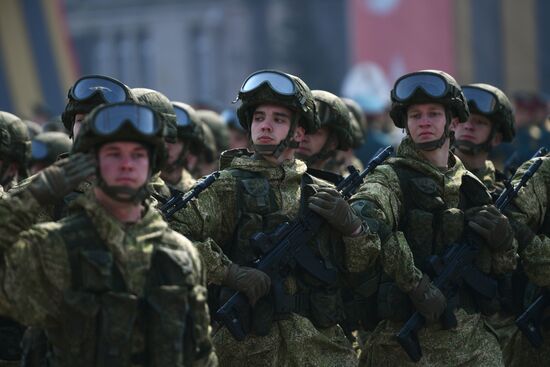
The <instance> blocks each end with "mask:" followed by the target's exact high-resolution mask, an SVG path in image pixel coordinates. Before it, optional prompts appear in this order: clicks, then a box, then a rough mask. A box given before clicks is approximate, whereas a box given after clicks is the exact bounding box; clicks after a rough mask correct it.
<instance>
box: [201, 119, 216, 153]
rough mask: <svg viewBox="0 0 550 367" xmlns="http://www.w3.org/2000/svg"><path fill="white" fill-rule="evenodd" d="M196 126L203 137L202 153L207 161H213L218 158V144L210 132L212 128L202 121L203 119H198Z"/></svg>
mask: <svg viewBox="0 0 550 367" xmlns="http://www.w3.org/2000/svg"><path fill="white" fill-rule="evenodd" d="M198 127H199V128H200V130H201V134H202V136H203V137H204V140H203V148H204V150H203V152H202V153H203V155H204V158H205V159H206V161H207V162H208V163H210V162H214V160H216V159H217V158H218V154H219V152H218V146H217V145H216V138H215V137H214V133H213V132H212V129H210V127H209V126H208V124H206V122H204V121H203V120H201V119H199V125H198Z"/></svg>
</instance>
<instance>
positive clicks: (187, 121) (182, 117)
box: [172, 105, 193, 127]
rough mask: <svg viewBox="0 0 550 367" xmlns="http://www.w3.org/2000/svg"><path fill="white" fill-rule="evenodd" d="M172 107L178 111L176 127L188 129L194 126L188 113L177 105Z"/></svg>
mask: <svg viewBox="0 0 550 367" xmlns="http://www.w3.org/2000/svg"><path fill="white" fill-rule="evenodd" d="M172 107H174V111H176V125H177V126H178V127H187V126H191V125H192V124H193V123H192V122H191V117H189V114H188V113H187V111H185V110H184V109H183V108H180V107H178V106H175V105H172Z"/></svg>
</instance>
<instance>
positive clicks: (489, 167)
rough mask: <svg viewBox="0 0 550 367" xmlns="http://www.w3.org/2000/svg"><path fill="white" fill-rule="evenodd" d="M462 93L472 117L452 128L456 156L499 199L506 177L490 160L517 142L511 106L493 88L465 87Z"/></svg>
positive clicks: (504, 97)
mask: <svg viewBox="0 0 550 367" xmlns="http://www.w3.org/2000/svg"><path fill="white" fill-rule="evenodd" d="M462 91H463V92H464V96H465V97H466V100H467V101H468V107H469V109H470V117H469V118H468V121H466V122H465V123H458V122H457V123H455V124H453V126H452V127H451V128H452V130H453V131H454V136H455V141H454V143H453V146H454V148H455V149H454V152H455V154H456V155H457V156H458V157H459V158H460V160H461V161H462V163H464V166H465V167H466V168H467V169H468V170H469V171H470V172H472V173H473V174H474V175H476V176H477V178H479V179H480V180H481V182H483V183H484V184H485V186H487V188H488V189H489V190H490V191H491V192H495V191H496V194H497V195H498V194H499V193H500V192H501V191H502V190H503V189H504V186H505V184H504V181H505V180H506V176H505V175H504V174H503V173H502V172H499V171H496V170H495V166H494V164H493V162H492V161H490V160H489V159H488V157H489V153H490V152H491V150H492V148H494V147H496V146H498V145H499V144H500V143H501V142H506V143H509V142H511V141H512V139H513V138H514V135H515V130H514V113H513V111H512V104H511V103H510V101H509V100H508V97H506V95H505V94H504V93H503V92H502V91H501V90H500V89H498V88H495V87H493V86H492V85H488V84H481V83H480V84H469V85H465V86H463V87H462Z"/></svg>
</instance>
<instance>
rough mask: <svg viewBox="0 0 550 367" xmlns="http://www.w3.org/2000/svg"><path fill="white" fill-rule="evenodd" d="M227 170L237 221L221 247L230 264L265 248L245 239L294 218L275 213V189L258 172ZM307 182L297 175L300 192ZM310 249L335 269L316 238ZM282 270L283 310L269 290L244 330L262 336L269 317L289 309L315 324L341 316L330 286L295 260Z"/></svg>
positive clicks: (309, 179)
mask: <svg viewBox="0 0 550 367" xmlns="http://www.w3.org/2000/svg"><path fill="white" fill-rule="evenodd" d="M228 171H229V172H230V173H231V175H232V176H233V177H235V178H236V180H237V187H236V203H237V225H236V229H235V231H234V234H233V239H232V240H231V242H230V243H228V244H226V245H225V246H224V251H225V252H226V254H227V255H228V257H229V258H230V259H231V260H232V261H233V262H235V263H237V264H239V265H250V264H251V262H252V261H253V260H255V259H257V258H258V257H259V256H261V255H263V254H265V253H267V252H269V251H270V250H271V249H270V248H255V247H254V246H252V245H251V242H250V238H251V237H252V236H253V235H254V234H256V233H258V232H265V233H269V232H271V231H273V230H275V229H276V228H277V227H278V226H279V225H280V224H282V223H284V222H288V221H290V220H291V219H294V218H289V217H288V216H287V215H285V214H282V213H281V208H280V207H279V205H278V204H277V202H276V199H275V193H274V192H273V189H272V188H271V185H270V184H269V181H268V179H267V178H266V177H265V176H263V175H262V174H261V173H257V172H250V171H245V170H241V169H235V168H231V169H229V170H228ZM313 180H314V179H313V178H312V177H311V176H309V175H307V174H304V175H303V176H302V194H303V193H304V190H303V186H304V185H305V184H307V183H312V182H313ZM304 201H305V196H304V195H302V198H301V202H302V205H303V202H304ZM310 247H311V248H312V249H313V251H314V253H315V254H316V255H317V256H318V257H319V259H320V261H321V262H323V264H324V266H325V267H326V268H327V269H332V270H336V267H335V265H334V264H333V261H332V260H331V257H330V254H329V253H327V252H326V251H324V250H323V246H322V245H320V243H319V242H318V239H314V240H313V241H312V243H311V246H310ZM287 271H288V274H285V275H288V276H287V277H286V278H285V282H284V285H283V286H284V289H285V291H286V293H288V295H289V297H288V298H285V299H286V301H285V302H286V303H285V305H284V310H280V309H275V308H274V304H276V302H274V301H273V298H272V297H273V294H271V295H268V296H266V297H264V298H262V299H260V301H258V303H256V305H255V306H254V308H253V310H252V315H251V316H250V323H251V326H250V329H251V330H252V331H253V332H254V333H255V334H256V335H266V334H268V333H269V330H270V327H271V324H272V322H273V320H280V319H285V318H288V316H289V315H290V313H291V312H293V313H297V314H300V315H302V316H305V317H307V318H308V319H309V320H310V321H312V323H313V324H314V325H315V326H316V327H320V328H326V327H330V326H333V325H335V324H336V323H338V321H339V320H342V319H343V309H342V304H341V297H340V294H339V290H338V288H337V287H336V284H324V283H322V282H321V281H319V280H318V279H316V278H314V277H313V276H311V275H310V274H308V273H307V272H306V271H305V270H303V269H301V268H300V267H299V265H297V264H294V266H293V267H292V268H291V269H287ZM273 286H274V285H273V284H272V288H273ZM225 292H227V293H225ZM232 292H233V291H231V290H227V289H225V290H224V289H222V292H221V295H220V298H221V299H222V300H223V299H225V298H226V297H227V296H228V295H230V294H232Z"/></svg>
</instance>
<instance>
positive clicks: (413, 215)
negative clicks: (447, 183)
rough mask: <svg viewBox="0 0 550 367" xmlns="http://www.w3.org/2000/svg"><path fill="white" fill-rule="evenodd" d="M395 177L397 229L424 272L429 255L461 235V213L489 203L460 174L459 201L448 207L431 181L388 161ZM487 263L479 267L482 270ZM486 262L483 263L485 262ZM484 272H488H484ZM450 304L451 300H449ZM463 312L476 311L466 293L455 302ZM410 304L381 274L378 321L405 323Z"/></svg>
mask: <svg viewBox="0 0 550 367" xmlns="http://www.w3.org/2000/svg"><path fill="white" fill-rule="evenodd" d="M389 164H390V165H391V166H392V168H393V169H394V171H395V172H396V174H397V176H398V178H399V185H400V189H401V193H402V197H403V208H402V211H401V217H400V218H399V225H398V227H397V230H398V231H400V232H402V233H403V234H404V237H405V239H406V240H407V244H408V245H409V248H410V250H411V252H412V254H413V258H414V263H415V266H416V267H417V268H419V269H420V270H422V271H423V272H426V269H427V260H428V258H429V257H430V256H431V255H441V254H443V252H444V251H445V249H446V247H447V246H448V245H450V244H452V243H454V242H457V241H460V240H462V239H463V238H464V235H465V230H466V229H465V218H464V211H465V210H467V209H469V208H472V207H476V206H482V205H486V204H491V203H492V201H491V197H490V196H489V194H488V193H487V191H486V188H485V187H484V186H483V184H481V183H480V182H479V181H478V180H476V179H475V178H474V177H471V176H469V175H463V176H462V181H461V185H460V189H459V201H458V205H457V206H456V207H452V205H450V204H449V203H448V202H446V200H445V193H444V192H442V189H443V188H442V187H440V185H439V184H438V183H437V182H436V181H434V180H433V179H432V178H430V177H427V176H426V175H425V174H423V173H422V172H418V171H416V170H414V169H412V168H410V167H408V166H405V165H403V164H400V163H399V162H398V161H393V162H389ZM488 261H489V264H481V265H482V267H483V268H486V267H490V259H489V260H488ZM486 262H487V261H486ZM485 270H488V269H485ZM449 301H451V300H449ZM453 301H456V302H459V306H460V307H463V308H465V309H467V310H470V311H474V310H475V309H477V306H476V304H475V302H474V301H473V300H472V296H471V294H470V292H468V291H467V290H462V289H461V290H460V292H459V296H458V297H457V299H456V300H453ZM412 310H413V309H412V305H411V303H410V301H409V298H408V297H407V296H406V294H404V293H403V292H402V291H401V290H400V289H399V288H398V287H397V285H396V284H395V283H394V282H393V280H392V279H391V278H390V277H389V276H387V275H386V274H382V281H381V285H380V288H379V294H378V314H379V317H380V318H381V319H394V320H398V321H404V320H406V319H407V318H408V317H409V316H410V314H411V312H412Z"/></svg>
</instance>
